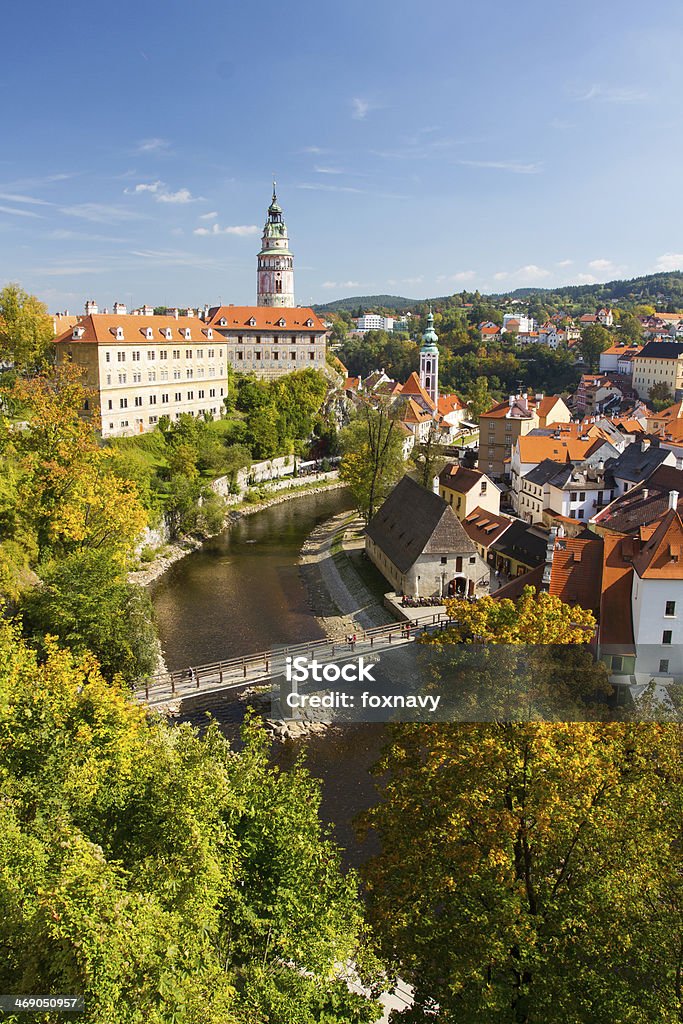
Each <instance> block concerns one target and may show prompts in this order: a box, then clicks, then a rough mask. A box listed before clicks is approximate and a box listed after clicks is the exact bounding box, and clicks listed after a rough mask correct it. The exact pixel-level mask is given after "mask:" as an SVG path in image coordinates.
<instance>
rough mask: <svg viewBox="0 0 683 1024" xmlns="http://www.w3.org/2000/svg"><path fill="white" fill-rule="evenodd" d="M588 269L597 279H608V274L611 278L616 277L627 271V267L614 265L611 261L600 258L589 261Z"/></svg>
mask: <svg viewBox="0 0 683 1024" xmlns="http://www.w3.org/2000/svg"><path fill="white" fill-rule="evenodd" d="M588 269H589V270H591V271H593V272H594V273H595V274H597V275H598V276H599V277H608V276H609V275H610V274H611V275H612V276H613V277H616V276H618V275H619V274H623V273H624V272H625V271H626V270H627V267H626V266H624V265H619V264H618V263H614V262H613V261H612V260H607V259H604V258H602V259H597V260H589V262H588Z"/></svg>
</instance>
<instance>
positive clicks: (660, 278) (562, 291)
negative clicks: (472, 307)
mask: <svg viewBox="0 0 683 1024" xmlns="http://www.w3.org/2000/svg"><path fill="white" fill-rule="evenodd" d="M532 295H539V296H542V297H543V298H544V299H552V300H553V301H558V302H561V301H562V299H563V298H564V299H565V300H566V302H567V304H568V305H575V304H578V303H592V304H593V305H601V304H608V303H615V304H616V303H619V302H623V301H627V302H636V303H646V304H648V305H653V306H657V307H658V308H663V307H664V306H667V305H675V306H676V308H677V309H679V308H680V307H681V306H682V305H683V271H680V270H671V271H668V272H667V273H663V274H647V275H645V276H643V277H634V278H631V279H630V280H626V281H608V282H606V283H605V284H578V285H566V286H565V285H563V286H562V287H561V288H517V289H516V290H515V291H514V292H504V293H501V294H500V295H491V296H489V297H490V298H491V299H500V298H509V299H527V298H529V297H530V296H532Z"/></svg>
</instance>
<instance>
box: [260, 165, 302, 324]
mask: <svg viewBox="0 0 683 1024" xmlns="http://www.w3.org/2000/svg"><path fill="white" fill-rule="evenodd" d="M256 304H257V305H258V306H294V257H293V256H292V253H291V252H290V250H289V239H288V237H287V225H286V224H285V218H284V216H283V213H282V207H281V206H280V204H279V203H278V201H277V182H276V181H275V176H273V198H272V200H271V203H270V206H269V207H268V215H267V217H266V223H265V226H264V228H263V235H262V237H261V251H260V253H259V254H258V270H257V289H256Z"/></svg>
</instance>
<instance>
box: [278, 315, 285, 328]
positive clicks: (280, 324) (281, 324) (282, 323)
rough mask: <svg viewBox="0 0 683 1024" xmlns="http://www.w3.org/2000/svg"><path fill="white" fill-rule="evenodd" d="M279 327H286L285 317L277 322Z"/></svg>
mask: <svg viewBox="0 0 683 1024" xmlns="http://www.w3.org/2000/svg"><path fill="white" fill-rule="evenodd" d="M277 325H278V327H284V326H285V320H284V317H280V319H279V320H278V322H277Z"/></svg>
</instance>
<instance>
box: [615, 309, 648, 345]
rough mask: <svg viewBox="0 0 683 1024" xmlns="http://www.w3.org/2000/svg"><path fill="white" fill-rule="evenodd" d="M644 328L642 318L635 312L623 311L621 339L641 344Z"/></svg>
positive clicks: (632, 343)
mask: <svg viewBox="0 0 683 1024" xmlns="http://www.w3.org/2000/svg"><path fill="white" fill-rule="evenodd" d="M642 334H643V328H642V326H641V323H640V320H639V319H638V317H637V316H634V314H633V313H622V314H621V316H620V317H619V341H627V342H629V344H631V345H638V344H640V341H641V338H642Z"/></svg>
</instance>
